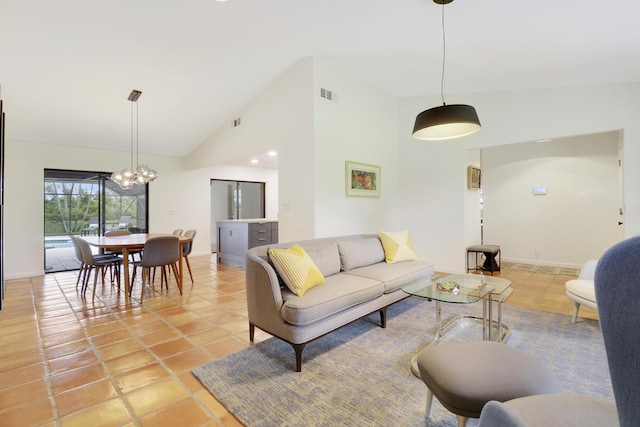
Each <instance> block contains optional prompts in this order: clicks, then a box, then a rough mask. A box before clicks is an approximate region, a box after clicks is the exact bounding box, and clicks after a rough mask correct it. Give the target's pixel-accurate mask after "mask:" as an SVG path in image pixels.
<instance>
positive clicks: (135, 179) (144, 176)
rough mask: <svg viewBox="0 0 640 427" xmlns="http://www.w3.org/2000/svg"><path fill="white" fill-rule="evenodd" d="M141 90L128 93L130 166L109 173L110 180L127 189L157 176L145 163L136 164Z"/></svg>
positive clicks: (150, 180)
mask: <svg viewBox="0 0 640 427" xmlns="http://www.w3.org/2000/svg"><path fill="white" fill-rule="evenodd" d="M140 95H142V92H140V91H139V90H135V89H134V90H132V91H131V93H130V94H129V98H127V99H128V100H129V101H131V164H130V167H128V168H124V169H122V170H120V171H116V172H114V173H112V174H111V180H112V181H113V182H115V183H117V184H118V185H119V186H120V188H122V189H123V190H127V189H129V188H131V187H133V185H134V184H137V185H145V184H147V183H148V182H152V181H155V180H156V178H158V172H156V171H154V170H153V169H151V168H150V167H149V166H147V165H140V164H138V104H137V101H138V98H140ZM134 104H135V132H134V108H133V107H134ZM134 135H135V141H136V144H135V145H136V150H135V165H136V168H135V169H134V168H133V165H134V162H133V157H134V156H133V140H134Z"/></svg>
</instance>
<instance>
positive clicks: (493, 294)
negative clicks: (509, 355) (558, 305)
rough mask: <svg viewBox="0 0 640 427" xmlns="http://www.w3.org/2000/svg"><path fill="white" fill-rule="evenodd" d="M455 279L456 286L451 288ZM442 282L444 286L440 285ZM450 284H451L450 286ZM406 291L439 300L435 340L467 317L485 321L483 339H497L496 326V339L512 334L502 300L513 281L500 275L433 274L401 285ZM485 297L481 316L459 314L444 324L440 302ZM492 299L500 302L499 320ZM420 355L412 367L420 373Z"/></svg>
mask: <svg viewBox="0 0 640 427" xmlns="http://www.w3.org/2000/svg"><path fill="white" fill-rule="evenodd" d="M452 283H455V284H456V285H457V286H456V287H455V288H454V289H449V288H450V287H451V286H450V285H451V284H452ZM439 284H441V285H444V286H439ZM447 285H449V286H447ZM402 290H403V291H404V292H406V293H407V294H409V295H411V296H415V297H419V298H425V299H428V300H430V301H431V300H433V301H435V302H436V333H435V337H434V339H433V341H432V342H431V343H430V344H429V345H431V344H433V343H435V342H437V341H438V340H439V339H440V338H441V337H442V336H443V335H444V334H445V333H446V332H447V331H448V330H449V329H450V328H452V327H453V326H455V325H456V323H458V322H460V321H461V320H464V319H472V320H476V321H481V322H482V339H483V340H494V334H493V330H494V328H495V329H496V332H497V337H496V338H495V340H497V341H499V342H504V341H506V340H507V339H508V337H509V335H510V334H511V328H510V327H509V326H508V325H506V324H503V323H502V303H503V302H504V301H505V300H506V299H507V298H508V297H509V295H511V292H512V291H513V290H512V289H511V281H509V280H507V279H504V278H501V277H493V276H489V277H485V276H483V275H478V274H452V275H449V276H446V277H444V278H440V277H437V276H434V277H432V278H429V279H426V278H425V279H419V280H416V281H414V282H411V283H409V284H407V285H405V286H403V287H402ZM481 300H482V317H477V316H471V315H459V316H456V317H454V318H453V319H451V320H450V321H448V322H447V323H446V324H445V325H442V312H441V310H442V307H441V304H442V303H443V302H444V303H449V304H471V303H476V302H478V301H481ZM493 302H497V303H498V321H497V322H494V320H493ZM416 358H417V355H416V356H414V358H413V359H412V360H411V370H412V371H413V373H414V374H415V375H417V376H420V373H419V372H418V369H417V365H416Z"/></svg>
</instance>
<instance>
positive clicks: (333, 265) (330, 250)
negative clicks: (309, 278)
mask: <svg viewBox="0 0 640 427" xmlns="http://www.w3.org/2000/svg"><path fill="white" fill-rule="evenodd" d="M305 251H306V252H307V255H309V257H310V258H311V259H312V260H313V262H314V263H315V264H316V266H317V267H318V270H320V272H321V273H322V275H323V276H325V277H327V276H331V275H332V274H336V273H340V254H339V253H338V245H337V243H336V242H329V243H327V244H325V245H322V246H318V247H307V248H305Z"/></svg>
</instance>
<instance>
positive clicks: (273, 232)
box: [217, 219, 278, 267]
mask: <svg viewBox="0 0 640 427" xmlns="http://www.w3.org/2000/svg"><path fill="white" fill-rule="evenodd" d="M217 228H218V262H221V263H224V264H230V265H237V266H240V267H244V265H245V254H246V252H247V251H248V250H249V249H251V248H253V247H255V246H262V245H269V244H271V243H278V221H274V220H268V219H246V220H228V221H218V222H217Z"/></svg>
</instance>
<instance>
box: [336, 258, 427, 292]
mask: <svg viewBox="0 0 640 427" xmlns="http://www.w3.org/2000/svg"><path fill="white" fill-rule="evenodd" d="M434 270H435V268H434V266H433V264H432V263H430V262H425V261H412V262H397V263H394V264H387V263H386V262H379V263H376V264H373V265H369V266H366V267H360V268H355V269H353V270H350V271H348V272H345V274H350V275H353V276H359V277H366V278H368V279H374V280H379V281H381V282H382V283H383V284H384V293H385V294H387V293H389V292H393V291H395V290H396V289H398V288H400V287H402V286H404V285H407V284H409V283H411V282H413V281H414V280H418V279H422V278H425V277H431V276H433V273H434Z"/></svg>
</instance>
